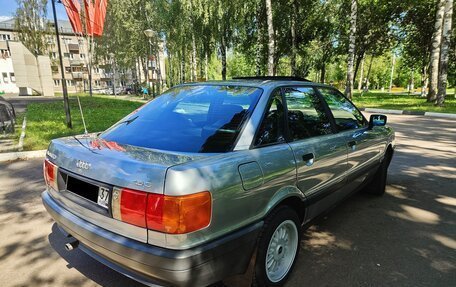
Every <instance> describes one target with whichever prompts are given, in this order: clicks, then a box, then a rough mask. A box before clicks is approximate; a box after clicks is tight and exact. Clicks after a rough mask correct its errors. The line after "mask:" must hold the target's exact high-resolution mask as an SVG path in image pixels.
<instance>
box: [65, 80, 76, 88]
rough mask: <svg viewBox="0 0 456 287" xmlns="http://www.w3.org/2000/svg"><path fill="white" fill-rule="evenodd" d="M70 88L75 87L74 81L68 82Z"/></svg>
mask: <svg viewBox="0 0 456 287" xmlns="http://www.w3.org/2000/svg"><path fill="white" fill-rule="evenodd" d="M66 81H67V85H68V87H73V86H74V83H75V82H74V80H66Z"/></svg>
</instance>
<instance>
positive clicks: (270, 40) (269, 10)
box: [265, 0, 275, 76]
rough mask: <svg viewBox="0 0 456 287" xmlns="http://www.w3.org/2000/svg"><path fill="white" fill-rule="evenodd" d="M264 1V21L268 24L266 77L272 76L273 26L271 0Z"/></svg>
mask: <svg viewBox="0 0 456 287" xmlns="http://www.w3.org/2000/svg"><path fill="white" fill-rule="evenodd" d="M265 1H266V19H267V24H268V76H274V53H275V45H274V44H275V43H274V25H273V23H272V5H271V0H265Z"/></svg>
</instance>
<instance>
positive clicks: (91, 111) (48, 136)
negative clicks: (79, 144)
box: [24, 96, 142, 150]
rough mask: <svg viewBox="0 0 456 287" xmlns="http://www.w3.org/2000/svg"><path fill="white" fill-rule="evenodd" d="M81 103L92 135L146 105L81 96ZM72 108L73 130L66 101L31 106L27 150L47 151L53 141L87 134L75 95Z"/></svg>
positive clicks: (28, 117) (28, 112)
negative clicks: (69, 121)
mask: <svg viewBox="0 0 456 287" xmlns="http://www.w3.org/2000/svg"><path fill="white" fill-rule="evenodd" d="M80 100H81V105H82V109H83V111H84V117H85V122H86V125H87V130H88V131H89V132H99V131H103V130H105V129H107V128H108V127H110V126H111V125H113V124H114V123H115V122H117V121H118V120H120V119H122V118H123V117H124V116H126V115H127V114H129V113H130V112H132V111H133V110H135V109H137V108H138V107H140V106H141V105H142V103H138V102H133V101H126V100H116V99H108V98H101V97H81V98H80ZM70 109H71V119H72V123H73V129H69V128H67V127H66V124H65V111H64V109H63V102H60V101H58V102H53V103H36V104H29V105H28V107H27V128H26V136H25V141H24V150H39V149H45V148H47V146H48V145H49V142H50V141H51V140H52V139H55V138H59V137H64V136H70V135H76V134H82V133H84V127H83V124H82V120H81V114H80V111H79V106H78V102H77V100H76V98H75V97H72V96H70Z"/></svg>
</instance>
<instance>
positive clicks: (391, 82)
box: [388, 52, 396, 93]
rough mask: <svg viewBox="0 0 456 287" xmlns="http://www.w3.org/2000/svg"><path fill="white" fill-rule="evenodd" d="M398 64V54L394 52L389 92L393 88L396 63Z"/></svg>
mask: <svg viewBox="0 0 456 287" xmlns="http://www.w3.org/2000/svg"><path fill="white" fill-rule="evenodd" d="M395 64H396V55H395V54H394V52H393V62H392V64H391V75H390V84H389V88H388V93H391V91H392V90H393V77H394V65H395Z"/></svg>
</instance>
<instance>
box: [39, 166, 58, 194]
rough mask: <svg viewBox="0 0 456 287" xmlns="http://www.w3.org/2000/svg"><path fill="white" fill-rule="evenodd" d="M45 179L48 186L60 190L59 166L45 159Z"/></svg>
mask: <svg viewBox="0 0 456 287" xmlns="http://www.w3.org/2000/svg"><path fill="white" fill-rule="evenodd" d="M43 172H44V180H45V181H46V184H47V186H49V187H51V188H52V189H54V190H58V189H59V188H58V186H57V166H56V165H55V164H53V163H52V162H50V161H49V160H47V159H45V160H44V164H43Z"/></svg>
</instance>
